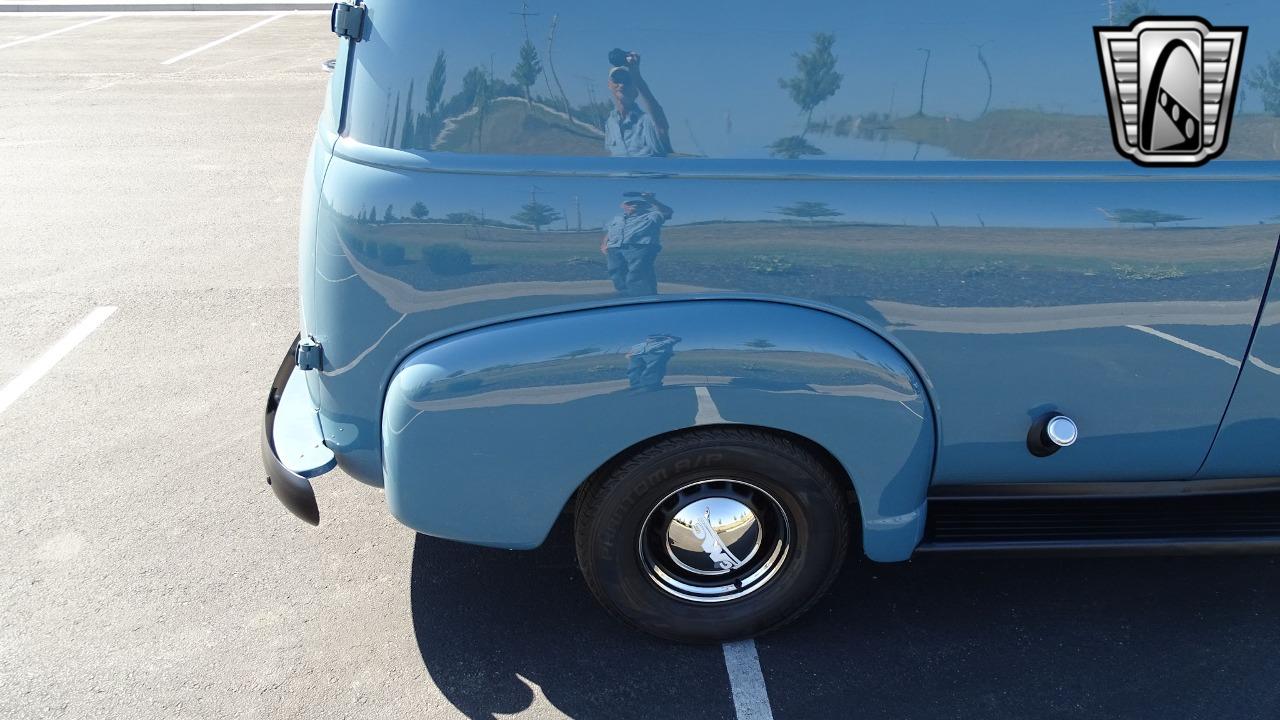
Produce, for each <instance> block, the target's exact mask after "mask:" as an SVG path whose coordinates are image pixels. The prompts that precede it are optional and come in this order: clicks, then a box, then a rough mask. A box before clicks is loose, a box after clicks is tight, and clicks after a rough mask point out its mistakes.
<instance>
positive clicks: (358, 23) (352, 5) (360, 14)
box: [329, 0, 366, 42]
mask: <svg viewBox="0 0 1280 720" xmlns="http://www.w3.org/2000/svg"><path fill="white" fill-rule="evenodd" d="M365 13H366V10H365V7H364V4H363V3H361V2H360V0H352V1H349V2H336V3H334V4H333V14H332V15H330V16H329V28H330V29H331V30H333V34H334V35H337V36H338V37H340V38H351V39H352V40H354V41H356V42H360V41H361V40H363V39H364V16H365Z"/></svg>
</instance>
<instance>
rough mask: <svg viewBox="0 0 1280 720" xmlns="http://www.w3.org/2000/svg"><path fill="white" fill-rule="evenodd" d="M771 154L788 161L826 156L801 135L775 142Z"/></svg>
mask: <svg viewBox="0 0 1280 720" xmlns="http://www.w3.org/2000/svg"><path fill="white" fill-rule="evenodd" d="M769 154H770V155H772V156H774V157H780V158H786V159H788V160H795V159H796V158H798V157H802V156H804V155H826V153H825V152H823V151H822V150H821V149H820V148H818V147H816V146H814V144H813V143H811V142H809V141H808V140H805V139H804V137H802V136H800V135H791V136H789V137H784V138H779V139H777V140H774V141H773V144H772V145H769Z"/></svg>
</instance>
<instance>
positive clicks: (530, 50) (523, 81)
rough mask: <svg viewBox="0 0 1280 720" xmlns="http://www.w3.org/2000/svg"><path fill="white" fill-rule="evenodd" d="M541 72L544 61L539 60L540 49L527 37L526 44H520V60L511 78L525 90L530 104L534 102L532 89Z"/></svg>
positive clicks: (525, 97) (526, 98) (525, 95)
mask: <svg viewBox="0 0 1280 720" xmlns="http://www.w3.org/2000/svg"><path fill="white" fill-rule="evenodd" d="M541 74H542V62H541V61H540V60H538V50H537V48H535V47H534V46H533V42H532V41H530V40H529V39H528V38H525V41H524V44H523V45H521V46H520V62H518V63H516V68H515V69H514V70H512V71H511V79H512V80H515V81H516V84H517V85H519V86H520V88H521V90H522V92H524V101H525V102H526V103H529V104H530V105H532V104H533V95H532V94H531V93H530V91H531V89H532V88H533V84H534V83H536V82H537V81H538V76H539V75H541Z"/></svg>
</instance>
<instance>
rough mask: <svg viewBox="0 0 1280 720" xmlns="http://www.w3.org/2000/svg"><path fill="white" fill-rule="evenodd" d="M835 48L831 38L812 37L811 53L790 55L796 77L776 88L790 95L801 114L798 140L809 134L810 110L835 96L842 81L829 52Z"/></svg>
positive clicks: (830, 35)
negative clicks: (794, 66)
mask: <svg viewBox="0 0 1280 720" xmlns="http://www.w3.org/2000/svg"><path fill="white" fill-rule="evenodd" d="M835 44H836V36H835V35H833V34H831V33H814V36H813V51H812V52H809V53H793V54H792V57H794V58H795V59H796V70H797V72H798V74H797V75H796V76H795V77H792V78H780V79H779V80H778V85H779V86H781V87H782V88H783V89H784V90H786V91H787V93H788V94H790V95H791V100H792V101H793V102H795V104H796V105H798V106H800V110H801V112H803V113H804V114H805V119H804V129H803V130H801V132H800V137H804V136H805V135H806V134H807V133H808V132H809V124H810V123H812V122H813V111H814V109H816V108H817V107H818V106H819V105H821V104H822V103H823V102H825V101H826V100H827V98H829V97H831V96H832V95H835V94H836V91H837V90H839V89H840V83H841V81H843V80H844V76H843V75H841V74H840V73H838V72H836V56H835V55H833V54H832V52H831V48H832V47H833V46H834V45H835Z"/></svg>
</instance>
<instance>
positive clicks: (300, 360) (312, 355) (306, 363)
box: [293, 335, 323, 370]
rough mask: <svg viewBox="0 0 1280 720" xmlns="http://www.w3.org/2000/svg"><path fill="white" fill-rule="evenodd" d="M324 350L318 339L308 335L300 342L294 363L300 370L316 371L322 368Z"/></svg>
mask: <svg viewBox="0 0 1280 720" xmlns="http://www.w3.org/2000/svg"><path fill="white" fill-rule="evenodd" d="M322 352H323V350H322V348H321V347H320V343H318V342H316V339H315V338H313V337H311V336H310V335H307V336H306V337H303V338H301V339H300V340H298V351H297V352H296V353H294V358H293V359H294V361H295V362H296V363H297V365H298V369H299V370H315V369H317V368H319V367H320V357H321V355H322Z"/></svg>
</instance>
